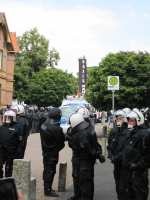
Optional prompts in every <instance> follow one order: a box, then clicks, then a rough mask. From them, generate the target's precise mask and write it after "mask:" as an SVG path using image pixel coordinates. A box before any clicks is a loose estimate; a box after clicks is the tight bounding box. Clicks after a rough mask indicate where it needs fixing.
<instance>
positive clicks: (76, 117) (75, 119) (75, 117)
mask: <svg viewBox="0 0 150 200" xmlns="http://www.w3.org/2000/svg"><path fill="white" fill-rule="evenodd" d="M69 122H70V126H71V127H72V128H74V127H75V126H77V125H79V124H81V123H82V122H84V118H83V116H82V115H80V114H77V113H74V114H72V115H71V116H70V119H69Z"/></svg>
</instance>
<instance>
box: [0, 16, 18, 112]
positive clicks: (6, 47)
mask: <svg viewBox="0 0 150 200" xmlns="http://www.w3.org/2000/svg"><path fill="white" fill-rule="evenodd" d="M18 52H19V49H18V44H17V38H16V34H15V33H12V32H9V28H8V24H7V21H6V17H5V13H1V12H0V108H1V107H3V106H6V105H7V103H10V104H12V98H13V82H14V60H15V53H18Z"/></svg>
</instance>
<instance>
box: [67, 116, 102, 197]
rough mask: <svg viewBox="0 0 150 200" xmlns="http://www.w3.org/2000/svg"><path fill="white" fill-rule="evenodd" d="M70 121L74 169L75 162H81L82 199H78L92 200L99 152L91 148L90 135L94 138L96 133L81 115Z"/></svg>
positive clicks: (71, 118) (80, 184) (73, 117)
mask: <svg viewBox="0 0 150 200" xmlns="http://www.w3.org/2000/svg"><path fill="white" fill-rule="evenodd" d="M69 121H70V126H71V128H72V131H71V138H72V150H73V157H72V162H73V167H74V166H75V164H76V163H75V162H76V161H77V162H78V161H79V180H80V182H79V188H80V197H78V199H80V198H81V199H84V200H91V198H92V193H93V191H92V190H93V189H92V187H93V185H92V180H91V179H92V169H93V167H94V163H95V160H96V158H99V152H97V151H96V149H94V148H92V147H91V143H90V138H89V135H91V136H92V134H93V132H94V131H93V129H91V127H90V126H89V124H88V123H87V122H85V121H84V118H83V117H82V116H81V115H80V114H77V113H75V114H72V115H71V117H70V119H69ZM77 157H79V159H78V158H77ZM74 159H75V160H74ZM77 166H78V163H77ZM70 199H71V197H70ZM74 199H75V198H74Z"/></svg>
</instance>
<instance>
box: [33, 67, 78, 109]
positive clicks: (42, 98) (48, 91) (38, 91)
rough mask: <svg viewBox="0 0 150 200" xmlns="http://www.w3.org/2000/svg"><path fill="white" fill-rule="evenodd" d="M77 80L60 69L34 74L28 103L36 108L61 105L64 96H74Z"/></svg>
mask: <svg viewBox="0 0 150 200" xmlns="http://www.w3.org/2000/svg"><path fill="white" fill-rule="evenodd" d="M77 90H78V82H77V79H76V78H75V77H74V76H73V75H72V74H68V73H66V72H64V71H62V70H60V69H55V68H54V69H46V70H43V71H40V72H38V73H34V75H33V77H32V83H31V85H30V88H29V93H30V101H31V102H32V103H33V104H36V105H38V106H50V105H51V106H54V107H58V106H60V105H61V103H62V100H63V99H64V97H65V96H66V95H68V94H69V95H76V93H77Z"/></svg>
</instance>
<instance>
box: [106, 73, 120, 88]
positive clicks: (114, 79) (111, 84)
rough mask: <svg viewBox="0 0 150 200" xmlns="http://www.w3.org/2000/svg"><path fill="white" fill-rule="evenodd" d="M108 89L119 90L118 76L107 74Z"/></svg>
mask: <svg viewBox="0 0 150 200" xmlns="http://www.w3.org/2000/svg"><path fill="white" fill-rule="evenodd" d="M108 90H119V76H108Z"/></svg>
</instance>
